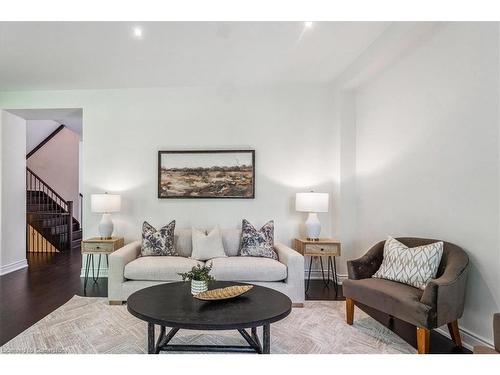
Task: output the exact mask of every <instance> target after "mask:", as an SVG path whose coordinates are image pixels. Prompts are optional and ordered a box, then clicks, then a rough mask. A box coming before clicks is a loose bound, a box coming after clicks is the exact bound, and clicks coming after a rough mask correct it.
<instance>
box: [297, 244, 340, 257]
mask: <svg viewBox="0 0 500 375" xmlns="http://www.w3.org/2000/svg"><path fill="white" fill-rule="evenodd" d="M304 255H325V256H328V255H329V256H340V246H339V245H337V244H331V245H327V244H306V245H305V251H304Z"/></svg>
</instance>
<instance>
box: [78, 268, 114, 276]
mask: <svg viewBox="0 0 500 375" xmlns="http://www.w3.org/2000/svg"><path fill="white" fill-rule="evenodd" d="M94 273H95V275H96V276H97V267H96V268H95V270H94ZM80 277H85V268H82V269H81V270H80ZM89 277H92V268H90V269H89ZM101 277H102V278H107V277H108V268H107V267H106V268H103V267H101V268H99V278H101Z"/></svg>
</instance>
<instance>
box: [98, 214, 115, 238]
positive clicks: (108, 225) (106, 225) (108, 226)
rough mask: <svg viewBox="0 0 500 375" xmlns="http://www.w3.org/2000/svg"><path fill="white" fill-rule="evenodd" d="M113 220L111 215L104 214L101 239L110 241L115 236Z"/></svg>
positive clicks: (100, 228)
mask: <svg viewBox="0 0 500 375" xmlns="http://www.w3.org/2000/svg"><path fill="white" fill-rule="evenodd" d="M113 228H114V225H113V220H111V214H102V219H101V222H100V223H99V235H100V236H101V239H105V240H109V239H110V238H111V235H112V234H113Z"/></svg>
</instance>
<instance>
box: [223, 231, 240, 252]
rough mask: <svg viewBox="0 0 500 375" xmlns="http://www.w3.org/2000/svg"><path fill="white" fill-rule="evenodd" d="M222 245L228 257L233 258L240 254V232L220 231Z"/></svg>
mask: <svg viewBox="0 0 500 375" xmlns="http://www.w3.org/2000/svg"><path fill="white" fill-rule="evenodd" d="M221 232H222V243H223V244H224V251H225V252H226V255H227V256H229V257H235V256H237V255H238V254H239V252H240V242H241V230H240V229H222V230H221Z"/></svg>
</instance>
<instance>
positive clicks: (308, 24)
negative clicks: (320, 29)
mask: <svg viewBox="0 0 500 375" xmlns="http://www.w3.org/2000/svg"><path fill="white" fill-rule="evenodd" d="M304 26H305V27H306V28H308V29H310V28H311V27H313V23H312V21H305V22H304Z"/></svg>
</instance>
